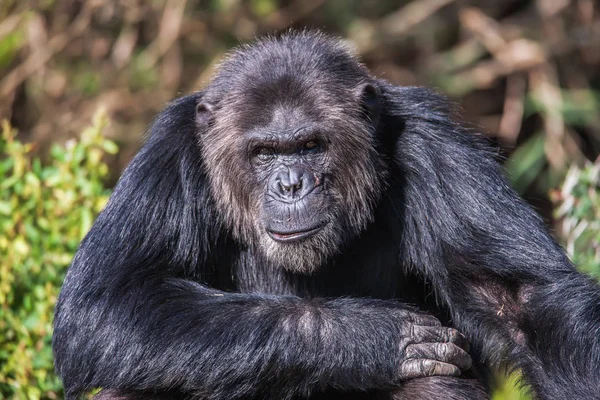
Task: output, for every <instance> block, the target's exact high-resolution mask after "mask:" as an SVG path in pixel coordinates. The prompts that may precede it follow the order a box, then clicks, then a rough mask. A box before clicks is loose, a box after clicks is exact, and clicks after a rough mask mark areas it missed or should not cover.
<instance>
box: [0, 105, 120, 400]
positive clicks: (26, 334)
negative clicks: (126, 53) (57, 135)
mask: <svg viewBox="0 0 600 400" xmlns="http://www.w3.org/2000/svg"><path fill="white" fill-rule="evenodd" d="M105 124H106V117H105V116H103V114H98V115H97V116H96V118H95V121H94V124H93V126H92V127H90V128H88V129H86V130H85V131H84V132H83V133H82V135H81V138H80V139H79V140H78V141H75V140H70V141H68V142H67V143H66V144H65V145H64V146H58V145H55V146H53V147H52V149H51V151H50V155H49V157H48V161H47V162H45V163H42V161H41V159H40V158H39V157H37V156H32V148H33V145H31V144H23V143H21V142H19V141H18V140H17V139H16V138H15V135H16V132H15V131H14V130H12V129H11V127H10V126H9V125H8V123H7V122H4V123H3V124H2V136H1V137H0V177H2V179H1V180H0V398H7V399H40V398H44V399H57V398H62V391H61V385H60V382H59V380H58V378H57V377H56V375H55V374H54V372H53V364H52V351H51V345H50V343H51V331H52V315H53V312H54V305H55V303H56V298H57V295H58V292H59V289H60V285H61V283H62V280H63V277H64V273H65V270H66V268H67V266H68V265H69V263H70V261H71V257H72V256H73V253H74V252H75V249H76V248H77V244H78V243H79V241H80V240H81V239H82V237H83V236H84V235H85V233H86V232H87V231H88V230H89V228H90V227H91V225H92V222H93V220H94V218H95V216H96V214H97V213H98V212H99V211H100V210H101V209H102V208H103V207H104V205H105V203H106V201H107V198H108V195H109V191H108V190H107V189H106V188H105V187H104V184H103V180H104V178H105V177H106V175H107V174H108V167H107V165H106V164H105V163H104V162H103V156H104V155H105V153H111V154H114V153H116V151H117V147H116V145H115V144H114V143H113V142H111V141H110V140H107V139H106V138H104V137H103V136H102V134H101V132H102V129H103V127H104V126H105Z"/></svg>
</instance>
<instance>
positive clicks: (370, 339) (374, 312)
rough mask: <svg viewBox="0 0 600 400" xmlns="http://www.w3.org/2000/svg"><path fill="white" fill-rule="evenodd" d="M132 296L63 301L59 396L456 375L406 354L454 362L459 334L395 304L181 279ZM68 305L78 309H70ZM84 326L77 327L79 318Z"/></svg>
mask: <svg viewBox="0 0 600 400" xmlns="http://www.w3.org/2000/svg"><path fill="white" fill-rule="evenodd" d="M141 290H142V288H138V289H134V288H129V289H128V290H127V291H123V292H122V293H120V294H118V295H117V294H116V293H115V294H114V296H115V297H117V296H119V297H120V298H119V300H118V301H119V304H120V305H121V306H120V307H119V308H118V309H117V308H112V309H110V310H103V309H102V307H103V304H106V302H108V303H109V304H114V303H115V301H116V300H114V299H111V297H113V295H107V294H104V297H103V299H99V298H97V299H93V298H92V295H91V294H88V295H87V296H86V297H82V298H79V299H77V300H75V301H72V300H73V299H68V298H67V299H63V301H62V302H61V303H62V304H63V305H64V307H59V309H58V310H57V316H56V330H55V335H54V341H55V351H56V354H57V360H56V362H57V369H58V371H59V373H60V374H61V376H62V377H63V379H64V384H65V387H66V388H67V392H68V394H69V395H76V394H78V393H81V392H84V391H86V390H89V389H91V388H93V387H105V388H120V389H131V390H149V389H150V390H160V389H167V388H179V390H182V391H183V392H186V393H198V394H203V395H205V394H208V398H223V399H232V398H249V397H257V396H258V397H260V396H261V395H262V396H264V395H265V393H261V392H259V390H265V389H264V388H269V390H274V388H278V389H279V390H282V391H284V392H281V393H271V392H270V393H269V396H270V397H272V398H288V397H289V396H291V395H296V394H308V393H309V392H311V391H314V390H318V389H319V388H325V387H327V386H330V387H336V388H338V389H347V390H350V389H375V388H382V389H385V388H391V387H393V386H394V385H395V384H397V383H400V381H401V380H402V378H409V377H412V376H426V375H429V374H431V375H452V374H455V372H456V371H458V369H457V367H456V366H451V365H450V364H442V363H438V364H437V365H434V364H432V363H427V362H426V363H423V360H422V359H421V360H419V358H422V357H419V354H414V351H415V349H416V350H418V349H419V348H418V346H417V347H414V346H413V347H411V344H414V343H415V342H424V343H425V345H427V346H429V345H430V344H431V343H428V342H436V341H437V342H448V343H447V344H448V345H449V346H450V347H447V348H445V349H443V350H442V351H441V352H440V354H439V357H443V356H444V354H446V355H447V356H448V357H452V355H451V352H448V351H447V350H448V349H453V348H455V346H454V345H452V344H450V342H455V343H458V342H459V340H460V338H458V337H454V338H451V337H447V338H443V337H441V336H443V335H444V334H448V335H450V336H451V335H454V334H455V332H456V331H453V330H448V329H447V328H442V327H441V326H439V325H438V323H437V321H436V320H435V319H433V318H432V317H429V316H424V315H422V316H420V315H419V314H416V313H412V312H410V311H409V310H407V309H405V308H402V307H400V306H398V305H396V304H395V303H393V302H384V301H370V300H350V299H337V300H330V301H326V300H312V301H307V300H304V299H300V298H297V297H293V296H266V295H248V294H231V293H224V292H219V291H215V290H212V289H208V288H206V287H204V286H201V285H198V284H195V283H192V282H190V281H184V280H169V281H163V282H162V283H160V284H158V283H157V284H155V285H153V284H149V285H147V286H146V287H145V288H144V289H143V293H140V291H141ZM64 295H65V296H69V293H68V291H66V292H65V294H64ZM75 303H76V304H78V308H77V309H74V308H71V307H70V306H71V304H75ZM84 319H87V323H86V324H82V323H80V322H77V321H80V320H84ZM419 329H421V330H422V331H419ZM419 332H421V333H419ZM409 333H412V334H413V335H414V336H421V337H420V338H419V337H416V338H412V337H410V335H409ZM425 345H424V346H425ZM453 346H454V347H453ZM423 350H424V351H425V353H427V348H425V347H424V348H423ZM411 352H412V356H411ZM464 355H466V353H464ZM413 357H414V360H408V361H406V360H405V358H413ZM423 357H425V358H434V355H431V354H425V355H424V356H423ZM456 357H457V358H456ZM460 357H461V355H455V358H449V359H448V360H446V361H448V362H456V363H457V364H459V365H462V366H463V367H464V368H468V365H465V364H464V363H462V364H461V361H455V360H460ZM411 361H414V362H413V363H412V364H411ZM466 362H470V360H467V361H466ZM82 366H85V367H82ZM428 368H430V369H428ZM444 368H450V369H449V370H448V369H444ZM282 381H285V382H286V384H285V385H283V384H280V383H281V382H282ZM268 382H272V383H273V385H269V384H268ZM260 388H263V389H260Z"/></svg>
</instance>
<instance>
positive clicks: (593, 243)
mask: <svg viewBox="0 0 600 400" xmlns="http://www.w3.org/2000/svg"><path fill="white" fill-rule="evenodd" d="M552 198H553V200H554V201H555V203H556V204H557V208H556V209H555V212H554V214H555V217H556V218H558V219H560V220H561V223H562V227H561V229H562V231H561V232H560V236H561V237H562V238H563V240H564V242H565V246H566V249H567V252H568V253H569V256H570V257H571V260H573V262H574V263H575V264H576V265H577V266H578V267H579V268H580V269H581V270H582V271H584V272H587V273H589V274H591V275H592V276H594V277H595V278H597V279H600V159H599V161H598V162H596V164H592V163H587V164H586V165H585V166H584V167H583V168H579V167H576V166H573V167H571V168H570V169H569V172H568V173H567V178H566V179H565V182H564V184H563V186H562V189H561V190H560V191H555V192H554V193H552Z"/></svg>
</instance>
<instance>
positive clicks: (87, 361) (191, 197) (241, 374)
mask: <svg viewBox="0 0 600 400" xmlns="http://www.w3.org/2000/svg"><path fill="white" fill-rule="evenodd" d="M197 100H198V95H194V96H189V97H186V98H184V99H181V100H179V101H178V102H176V103H174V104H173V105H172V106H171V107H169V108H168V109H167V110H166V111H165V112H163V113H162V114H161V115H160V116H159V118H158V120H157V121H156V123H155V124H154V126H153V128H152V136H151V137H150V139H149V141H148V143H147V144H146V145H145V146H144V148H143V149H142V150H141V152H140V153H139V154H138V155H137V156H136V158H135V159H134V161H133V162H132V163H131V164H130V166H129V167H128V168H127V170H126V171H125V173H124V175H123V177H122V178H121V180H120V181H119V184H118V185H117V187H116V189H115V191H114V193H113V195H112V197H111V200H110V201H109V204H108V205H107V207H106V209H105V210H104V211H103V213H102V214H101V215H100V217H99V218H98V220H97V221H96V223H95V224H94V226H93V228H92V230H91V231H90V233H89V234H88V236H87V237H86V238H85V239H84V241H83V242H82V244H81V246H80V248H79V250H78V252H77V254H76V256H75V258H74V260H73V263H72V265H71V268H70V269H69V272H68V274H67V278H66V280H65V283H64V286H63V289H62V292H61V294H60V298H59V302H58V306H57V311H56V318H55V333H54V338H53V347H54V354H55V359H56V367H57V371H58V373H59V375H60V376H61V377H62V379H63V381H64V385H65V390H66V393H67V397H68V398H73V397H75V396H77V395H78V394H81V393H82V392H85V391H87V390H90V389H92V388H95V387H104V388H114V389H119V390H120V391H119V393H122V392H123V391H125V393H126V392H127V391H128V390H129V391H132V392H135V391H150V392H153V391H163V392H164V391H169V390H175V391H177V392H178V393H185V394H186V395H187V396H190V395H191V396H198V397H202V398H208V399H233V398H250V397H256V398H262V397H264V395H265V394H266V393H268V394H269V396H270V397H272V398H282V399H284V398H289V397H290V396H292V395H296V394H307V393H309V392H310V391H311V390H318V389H319V388H325V387H327V386H329V387H336V388H338V389H342V390H344V389H348V390H350V389H363V390H366V389H376V388H390V387H395V385H396V384H399V383H400V382H401V381H402V380H403V379H407V378H411V377H416V376H427V375H456V374H459V373H460V371H459V367H461V368H463V369H467V368H468V367H469V364H470V358H469V356H468V354H467V353H466V352H465V351H463V350H462V349H461V348H460V347H459V346H460V345H462V342H461V337H460V335H459V334H458V333H457V331H456V330H454V329H449V328H444V327H441V326H440V324H439V322H438V321H437V320H436V319H435V318H433V317H429V316H424V315H421V314H417V313H414V312H412V311H411V310H409V309H408V308H406V307H402V306H398V305H395V304H394V303H393V302H385V301H375V300H351V299H338V300H330V301H327V300H305V299H300V298H298V297H293V296H287V297H286V296H269V295H259V294H239V293H238V294H236V293H226V292H223V291H219V290H215V289H212V288H209V287H208V286H206V285H203V284H200V283H198V282H199V281H200V280H201V278H202V273H203V272H206V271H208V268H207V267H208V266H212V267H214V268H223V269H224V270H223V272H225V273H229V268H230V266H229V265H227V260H230V258H228V257H226V256H227V254H225V251H223V250H221V247H222V246H221V245H220V244H219V243H220V242H222V241H223V240H222V239H223V235H224V233H223V232H224V230H223V229H222V227H221V226H220V221H221V219H220V218H219V216H218V215H217V212H216V207H215V206H214V205H213V203H212V200H211V197H210V196H209V194H208V189H207V185H206V184H205V182H206V178H205V177H204V172H203V171H204V168H203V166H202V160H201V157H200V152H199V150H198V148H197V137H196V136H195V134H196V127H195V125H194V116H195V113H194V111H195V105H196V103H197ZM107 393H109V392H107Z"/></svg>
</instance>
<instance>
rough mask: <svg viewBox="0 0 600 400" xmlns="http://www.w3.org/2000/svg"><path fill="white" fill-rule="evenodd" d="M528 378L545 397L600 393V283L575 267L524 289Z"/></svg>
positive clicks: (524, 328)
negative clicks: (547, 280) (599, 286)
mask: <svg viewBox="0 0 600 400" xmlns="http://www.w3.org/2000/svg"><path fill="white" fill-rule="evenodd" d="M522 300H523V308H522V319H521V323H520V329H521V330H522V331H523V334H524V337H525V343H526V345H527V350H526V353H527V354H528V357H527V360H528V362H525V363H522V364H523V365H522V368H523V370H524V371H525V374H526V376H527V378H528V379H527V380H528V381H529V382H531V384H532V385H533V386H534V388H535V391H536V393H537V394H538V396H539V397H540V398H542V399H559V398H582V399H583V398H588V399H589V398H595V397H597V396H598V394H599V393H600V379H599V378H600V345H599V341H598V336H599V334H600V289H599V288H598V285H597V284H596V283H595V282H592V281H591V279H590V278H588V277H585V276H583V275H581V274H579V273H577V272H575V271H573V272H572V273H567V274H563V275H562V276H557V277H556V279H555V280H554V281H553V282H552V283H549V284H546V285H539V286H532V287H530V288H527V290H526V291H525V293H523V298H522Z"/></svg>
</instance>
